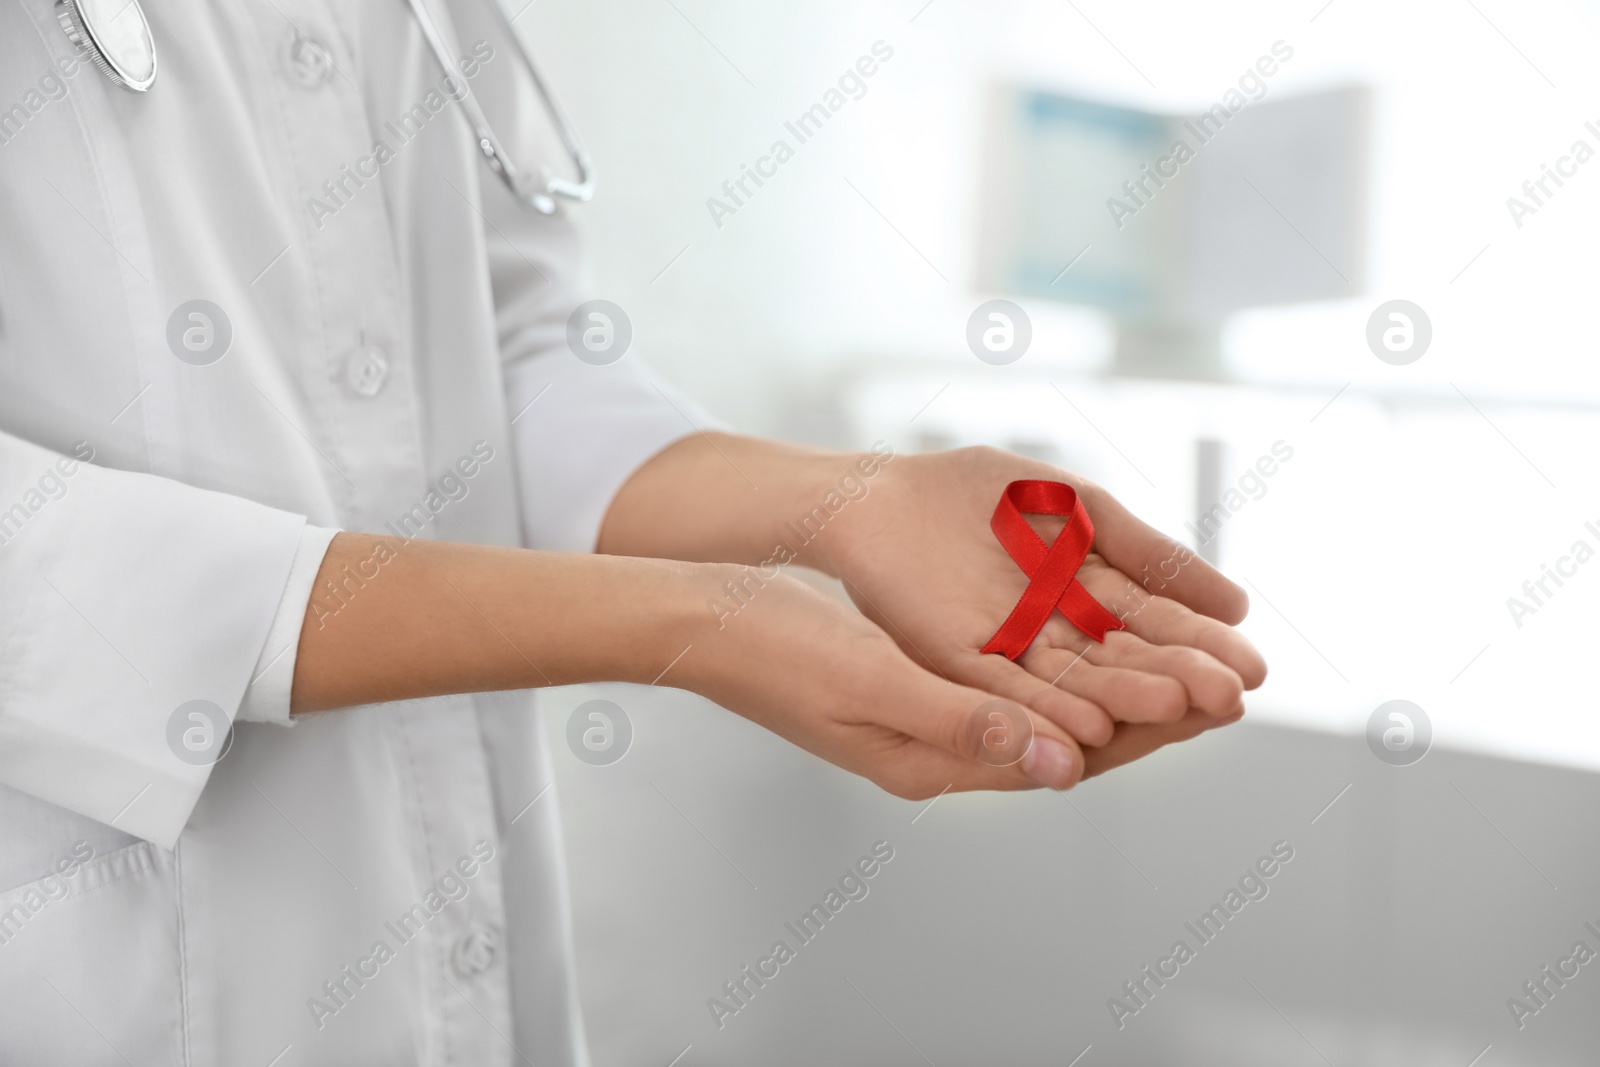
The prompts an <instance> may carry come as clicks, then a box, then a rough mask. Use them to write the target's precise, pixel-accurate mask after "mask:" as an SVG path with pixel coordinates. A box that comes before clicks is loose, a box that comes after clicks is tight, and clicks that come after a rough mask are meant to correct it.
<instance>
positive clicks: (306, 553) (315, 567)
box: [234, 524, 339, 726]
mask: <svg viewBox="0 0 1600 1067" xmlns="http://www.w3.org/2000/svg"><path fill="white" fill-rule="evenodd" d="M338 532H339V531H337V530H330V529H328V528H327V527H326V526H312V525H310V524H307V525H306V527H305V528H304V529H303V530H301V531H300V544H299V547H297V548H296V549H295V554H294V564H293V565H292V566H291V567H290V568H289V578H288V581H286V582H285V583H284V586H283V596H282V597H281V598H280V599H279V601H278V610H277V611H276V612H275V613H274V614H273V616H272V626H271V627H270V628H269V629H268V630H267V642H266V644H264V645H262V646H261V655H260V656H259V657H257V659H256V665H255V669H254V670H252V671H251V672H250V678H251V682H250V688H248V689H246V690H245V691H244V703H242V704H240V705H239V714H237V715H235V716H234V721H236V722H274V723H277V724H278V725H280V726H289V725H291V723H290V720H289V696H290V691H291V690H292V689H293V688H294V665H295V662H296V660H297V659H298V658H299V654H300V630H301V628H302V627H303V626H304V625H305V619H306V607H307V606H308V605H309V604H310V603H311V591H312V586H314V585H315V584H316V581H317V572H318V571H320V570H321V569H322V558H323V557H324V556H326V555H327V554H328V546H329V545H330V544H332V543H333V537H334V535H335V534H336V533H338Z"/></svg>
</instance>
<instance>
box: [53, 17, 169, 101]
mask: <svg viewBox="0 0 1600 1067" xmlns="http://www.w3.org/2000/svg"><path fill="white" fill-rule="evenodd" d="M56 18H57V19H58V20H59V21H60V22H61V28H62V29H64V30H66V31H67V37H68V38H70V39H71V41H72V44H73V47H75V48H76V49H77V50H78V51H79V52H84V53H87V54H88V55H89V57H90V58H91V59H93V60H94V65H95V66H97V67H99V68H100V69H101V70H102V71H104V72H105V75H106V77H108V78H110V79H111V80H112V81H113V82H115V83H116V84H118V85H120V86H122V87H123V88H124V89H127V90H129V91H130V92H135V93H142V92H144V91H146V90H147V89H149V88H150V86H152V85H154V84H155V81H156V43H155V38H153V37H152V36H151V35H150V23H148V22H146V21H145V17H144V9H143V8H141V7H140V6H139V0H57V3H56Z"/></svg>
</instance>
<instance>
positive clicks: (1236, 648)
mask: <svg viewBox="0 0 1600 1067" xmlns="http://www.w3.org/2000/svg"><path fill="white" fill-rule="evenodd" d="M1078 578H1079V580H1080V581H1081V582H1083V586H1084V588H1085V589H1087V590H1089V593H1090V595H1091V596H1093V597H1094V598H1095V599H1096V600H1100V601H1101V602H1102V603H1104V604H1106V605H1108V606H1109V607H1110V608H1111V610H1113V611H1114V612H1115V613H1116V615H1117V617H1118V618H1120V619H1121V620H1122V621H1123V623H1124V624H1125V625H1126V626H1127V627H1128V630H1127V631H1126V632H1131V633H1133V634H1136V635H1138V636H1139V637H1142V638H1144V640H1145V641H1147V642H1149V643H1151V644H1154V645H1182V646H1187V647H1189V648H1192V649H1199V650H1200V651H1201V652H1204V653H1206V655H1207V656H1208V657H1210V658H1211V659H1212V660H1214V661H1217V662H1220V663H1221V664H1224V665H1226V667H1227V668H1228V669H1229V670H1231V671H1232V673H1233V674H1234V675H1235V676H1237V677H1238V678H1239V679H1240V680H1241V682H1242V683H1243V685H1244V688H1246V689H1255V688H1257V687H1258V686H1260V685H1261V683H1262V682H1263V681H1265V680H1266V677H1267V663H1266V660H1264V659H1262V658H1261V653H1259V652H1257V651H1256V647H1255V646H1254V645H1252V644H1251V643H1250V639H1249V638H1247V637H1245V636H1244V634H1242V633H1240V632H1239V631H1238V630H1236V629H1234V628H1233V627H1232V626H1229V625H1227V624H1225V623H1222V622H1218V621H1217V620H1216V619H1213V618H1208V617H1207V616H1205V615H1201V614H1199V613H1197V612H1195V611H1193V610H1191V609H1190V608H1188V607H1186V606H1184V605H1183V604H1180V603H1178V602H1177V601H1176V600H1172V599H1169V598H1168V597H1165V596H1152V595H1151V594H1149V593H1147V592H1144V591H1143V590H1141V589H1140V588H1139V587H1138V586H1137V585H1135V584H1134V583H1133V582H1132V581H1130V580H1129V579H1128V577H1127V576H1126V575H1124V574H1123V573H1122V572H1121V571H1119V570H1116V569H1115V568H1113V567H1109V566H1107V565H1106V563H1105V561H1103V560H1099V559H1096V558H1094V557H1093V556H1091V557H1090V558H1089V559H1087V560H1085V561H1084V566H1083V568H1082V569H1081V570H1080V571H1079V572H1078ZM1107 636H1108V637H1109V636H1110V635H1109V634H1108V635H1107ZM1096 662H1101V661H1099V660H1096ZM1218 699H1219V701H1220V702H1216V703H1208V704H1206V705H1205V706H1206V707H1207V708H1208V709H1210V710H1213V711H1221V710H1222V709H1224V708H1231V707H1232V706H1233V705H1234V704H1235V703H1236V702H1237V700H1238V697H1237V695H1235V696H1233V697H1220V698H1218Z"/></svg>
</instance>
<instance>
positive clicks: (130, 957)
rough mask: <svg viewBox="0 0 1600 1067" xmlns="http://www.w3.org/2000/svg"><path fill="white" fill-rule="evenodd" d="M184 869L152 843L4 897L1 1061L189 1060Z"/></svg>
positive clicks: (119, 1065) (164, 1064) (161, 1063)
mask: <svg viewBox="0 0 1600 1067" xmlns="http://www.w3.org/2000/svg"><path fill="white" fill-rule="evenodd" d="M179 946H180V919H179V913H178V897H177V872H176V866H175V864H174V860H173V856H172V854H171V853H168V852H165V851H163V850H162V849H160V848H158V847H157V846H155V845H152V844H150V843H149V842H147V841H141V842H139V843H138V844H134V845H129V846H128V847H126V848H121V849H118V850H117V851H115V852H109V853H106V854H105V855H103V856H96V857H95V858H93V859H91V860H89V861H88V862H86V863H84V864H83V865H82V866H81V867H79V868H78V869H77V870H76V871H74V872H73V873H72V874H71V875H68V876H61V875H52V876H49V877H46V878H42V879H40V880H39V881H37V882H31V883H29V884H28V885H24V886H19V887H17V888H16V889H11V890H7V891H6V892H4V893H0V1006H3V1007H0V1064H13V1063H15V1064H34V1063H39V1064H44V1063H60V1064H67V1063H70V1064H75V1065H79V1064H81V1065H84V1067H99V1065H101V1064H105V1065H107V1067H112V1065H116V1067H126V1065H127V1064H129V1063H137V1064H139V1065H140V1067H168V1065H171V1067H177V1065H179V1064H182V1063H183V1062H184V1057H183V1045H184V1040H183V1038H184V1027H183V978H182V973H181V956H180V951H179Z"/></svg>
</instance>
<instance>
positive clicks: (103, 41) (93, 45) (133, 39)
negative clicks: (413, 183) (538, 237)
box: [56, 0, 594, 215]
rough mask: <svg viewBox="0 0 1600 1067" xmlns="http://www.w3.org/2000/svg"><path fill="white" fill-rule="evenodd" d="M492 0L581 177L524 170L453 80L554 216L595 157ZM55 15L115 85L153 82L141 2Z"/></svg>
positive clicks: (493, 160) (476, 129) (430, 26)
mask: <svg viewBox="0 0 1600 1067" xmlns="http://www.w3.org/2000/svg"><path fill="white" fill-rule="evenodd" d="M406 3H407V4H409V5H410V7H411V13H412V15H413V16H414V17H415V18H416V20H417V24H418V25H419V26H421V27H422V35H423V36H424V37H426V38H427V40H428V47H429V48H430V49H432V50H433V55H434V58H436V59H437V60H438V61H439V64H440V65H441V66H442V67H444V70H445V73H446V74H451V75H453V74H454V72H455V67H454V66H453V65H452V64H451V62H450V50H449V48H448V47H446V45H445V41H444V34H443V33H441V32H440V30H439V24H438V23H437V22H435V21H434V18H433V15H432V13H431V12H429V11H428V9H427V7H426V5H425V4H424V2H423V0H406ZM488 3H489V6H490V7H493V8H494V10H495V14H496V15H497V16H498V17H499V19H500V22H501V24H502V25H503V26H504V28H505V31H506V34H507V35H508V36H509V37H511V39H512V40H514V41H516V43H517V52H518V54H520V55H521V56H522V62H523V65H524V66H525V67H526V68H527V70H528V77H529V78H531V79H532V81H533V86H534V88H535V89H536V90H537V91H538V93H539V97H540V99H542V100H543V101H544V106H545V110H546V111H547V112H549V114H550V119H551V121H552V122H553V123H554V125H555V128H556V133H557V134H559V135H560V137H561V143H562V145H563V147H565V148H566V151H567V155H568V157H569V158H571V160H572V165H573V166H574V167H575V168H577V171H578V178H577V180H576V181H568V180H566V179H564V178H555V177H551V176H549V175H542V176H540V177H535V176H534V175H533V174H532V173H530V172H527V171H523V170H521V169H519V168H518V167H517V165H516V164H515V163H513V162H512V161H511V157H510V156H509V155H507V154H506V150H505V147H504V146H503V145H502V144H501V143H500V138H499V137H497V136H495V132H494V129H493V127H491V126H490V125H489V120H488V118H487V117H486V116H485V115H484V113H483V108H482V107H480V106H479V105H478V98H477V97H476V96H474V95H473V93H472V87H471V86H470V85H468V84H467V82H466V79H464V78H455V79H454V84H456V85H459V86H460V87H461V94H460V95H459V96H456V97H455V99H456V100H457V101H458V102H459V103H460V104H461V109H462V111H464V112H465V113H466V116H467V121H468V122H469V123H471V125H472V130H473V133H474V134H475V135H476V136H477V138H478V148H479V149H480V150H481V151H482V152H483V155H484V158H485V159H486V160H487V161H488V163H489V169H490V170H492V171H494V172H495V173H496V174H498V175H499V176H500V180H501V181H503V182H505V183H506V188H508V189H510V190H511V192H512V194H513V195H515V196H516V198H517V199H518V200H521V201H522V202H523V203H524V204H527V205H528V206H529V207H531V208H533V209H534V210H535V211H537V212H539V213H540V214H543V215H551V214H554V213H555V210H556V197H563V198H565V199H567V200H579V201H582V200H588V199H589V198H590V197H592V196H593V195H594V164H592V163H591V162H590V161H589V156H588V154H587V153H586V152H584V150H583V148H582V147H581V146H580V145H579V144H578V138H577V136H576V135H574V134H573V132H572V126H571V125H570V124H569V123H568V122H567V118H566V116H565V115H564V114H562V112H561V109H560V108H559V107H557V106H556V102H555V100H554V98H552V97H551V95H550V90H549V89H547V88H546V87H545V84H544V79H543V78H541V77H540V76H539V70H538V68H537V67H536V66H534V62H533V56H532V55H530V54H529V52H528V49H527V46H526V45H524V44H523V43H522V38H520V37H519V36H517V32H516V30H515V28H513V27H512V25H511V23H510V21H509V20H507V19H506V16H505V11H504V10H503V9H502V8H501V7H500V4H499V0H488ZM56 17H57V18H58V19H59V20H60V22H61V26H62V28H63V29H65V30H66V31H67V36H68V37H69V38H71V40H72V43H73V45H74V47H76V48H77V49H78V50H79V51H80V52H86V53H88V55H89V56H90V57H91V58H92V59H93V60H94V65H95V66H97V67H99V68H100V70H101V71H102V72H104V73H105V75H106V77H108V78H110V79H111V81H112V82H113V83H114V84H116V85H119V86H121V87H122V88H124V89H127V90H129V91H130V92H135V93H143V92H148V91H149V90H150V87H151V86H152V85H154V84H155V81H156V45H155V40H154V38H153V37H152V36H151V34H150V23H149V22H148V21H146V19H145V17H144V10H143V9H142V8H140V6H139V0H57V3H56ZM452 95H454V94H452Z"/></svg>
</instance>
